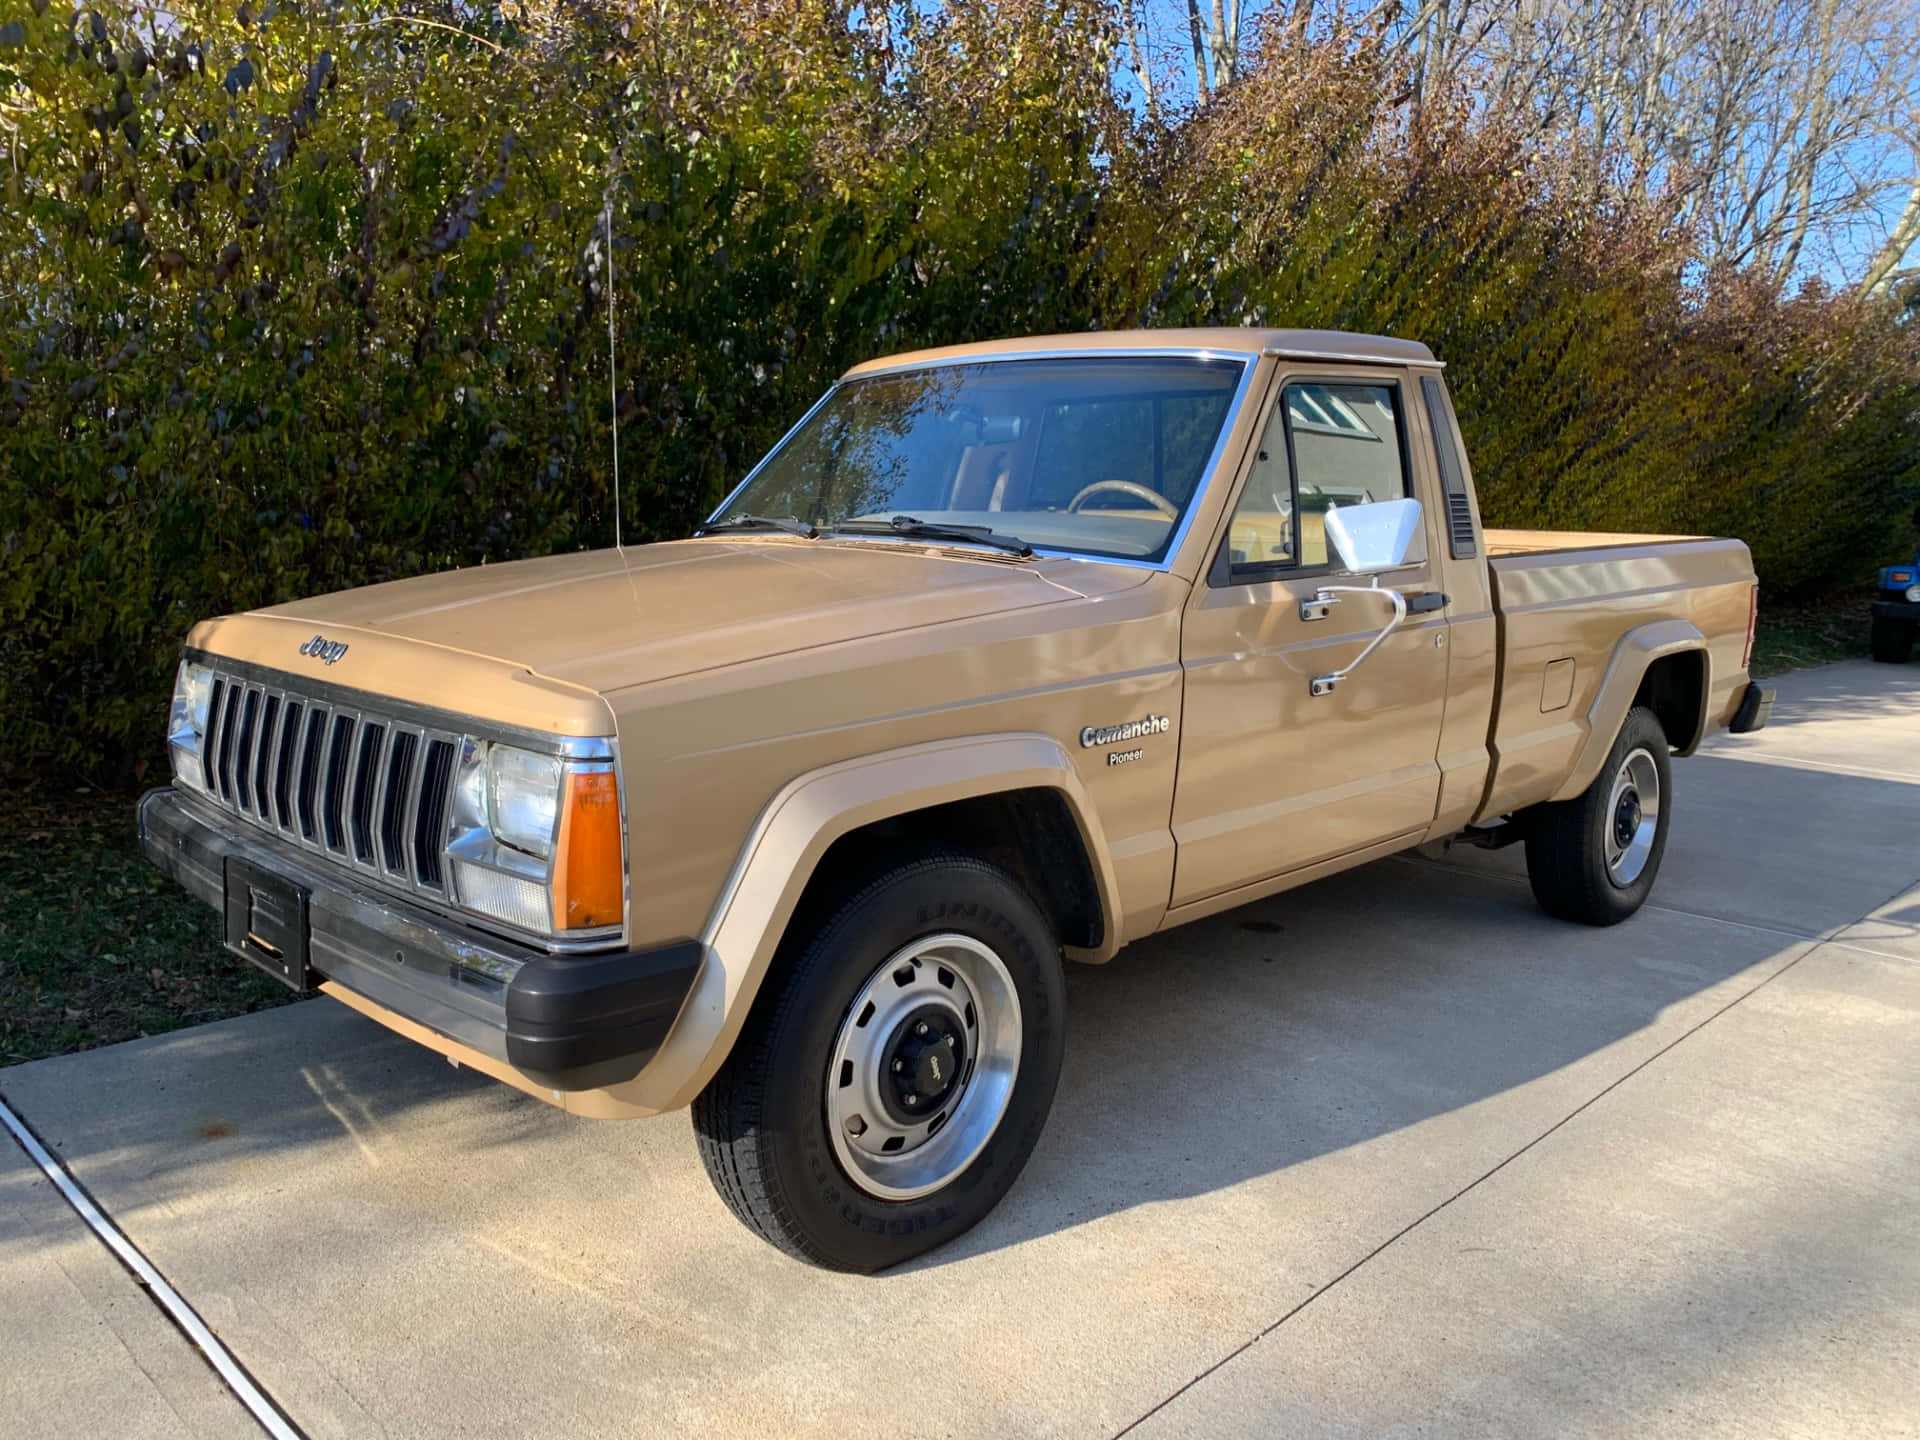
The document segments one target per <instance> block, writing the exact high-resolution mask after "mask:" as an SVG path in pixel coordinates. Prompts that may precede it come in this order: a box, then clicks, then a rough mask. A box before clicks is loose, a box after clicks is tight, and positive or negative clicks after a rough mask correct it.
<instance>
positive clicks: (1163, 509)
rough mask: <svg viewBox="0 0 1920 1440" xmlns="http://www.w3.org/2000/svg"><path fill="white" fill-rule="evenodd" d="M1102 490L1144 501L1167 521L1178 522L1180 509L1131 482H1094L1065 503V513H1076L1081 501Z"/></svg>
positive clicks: (1158, 494) (1162, 497) (1164, 497)
mask: <svg viewBox="0 0 1920 1440" xmlns="http://www.w3.org/2000/svg"><path fill="white" fill-rule="evenodd" d="M1102 490H1118V491H1120V493H1121V494H1123V495H1131V496H1132V497H1133V498H1134V499H1136V500H1144V501H1146V502H1147V503H1148V504H1149V505H1151V506H1152V507H1153V508H1154V509H1156V510H1158V511H1159V512H1160V513H1161V514H1162V515H1164V516H1166V517H1167V519H1169V520H1178V519H1179V518H1180V507H1179V506H1178V505H1176V504H1174V503H1173V502H1172V501H1171V500H1169V499H1167V497H1166V496H1164V495H1162V494H1160V493H1159V492H1158V491H1156V490H1149V489H1148V488H1147V487H1146V486H1144V485H1138V484H1135V483H1134V482H1133V481H1131V480H1096V481H1094V482H1093V483H1092V484H1091V485H1089V486H1087V488H1086V489H1084V490H1082V491H1081V492H1080V493H1079V494H1078V495H1076V496H1074V497H1073V499H1071V500H1069V501H1068V502H1067V513H1068V514H1069V515H1072V514H1075V513H1077V512H1078V511H1079V509H1080V504H1081V502H1082V501H1083V500H1085V499H1086V498H1087V497H1088V496H1089V495H1093V494H1097V493H1098V492H1099V491H1102Z"/></svg>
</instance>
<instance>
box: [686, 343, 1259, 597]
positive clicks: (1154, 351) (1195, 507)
mask: <svg viewBox="0 0 1920 1440" xmlns="http://www.w3.org/2000/svg"><path fill="white" fill-rule="evenodd" d="M1263 353H1264V352H1262V351H1259V350H1223V349H1221V348H1219V347H1218V346H1207V345H1167V346H1152V347H1145V348H1137V349H1136V348H1127V349H1113V350H1021V351H1018V352H1008V353H1005V354H987V355H960V356H955V357H953V358H951V359H947V360H921V361H913V362H910V363H907V364H902V365H891V366H887V367H885V368H883V369H879V370H863V371H862V372H861V373H860V374H858V375H855V376H852V377H849V376H846V375H843V376H841V377H840V378H839V379H838V380H836V381H834V383H833V384H832V385H830V386H828V387H827V392H826V394H824V395H822V396H821V397H820V398H819V399H818V400H816V401H814V402H813V404H812V405H810V406H809V407H808V408H807V413H806V414H804V415H802V416H801V417H800V418H799V419H798V420H796V421H795V422H794V423H793V425H792V426H791V427H790V428H789V429H788V431H787V433H786V434H784V435H782V436H781V437H780V439H779V440H778V441H777V442H776V443H775V444H774V445H773V447H772V448H771V449H769V450H768V451H767V453H766V454H765V455H762V456H761V457H760V460H759V463H758V464H756V465H755V466H754V467H753V468H752V469H751V470H749V471H748V472H747V478H746V479H744V480H742V481H741V482H740V483H739V484H738V485H736V486H734V487H733V489H732V490H730V491H728V492H727V498H726V499H724V500H722V501H721V502H720V504H719V506H718V507H717V508H716V509H715V510H714V512H713V513H712V514H711V515H709V516H707V518H706V520H705V521H704V522H703V523H704V524H707V525H711V524H712V523H713V522H714V521H715V520H717V519H719V518H720V516H721V515H722V514H724V513H725V512H726V509H727V507H728V506H729V505H731V504H733V502H734V499H735V498H736V497H737V496H738V495H739V494H740V493H741V491H743V490H745V489H746V488H747V487H748V486H749V485H751V484H752V483H753V482H754V479H755V477H757V476H758V475H759V474H760V472H761V471H762V470H764V469H765V468H766V466H767V462H768V461H769V460H771V459H773V457H774V456H776V455H778V454H779V453H780V451H781V449H782V448H783V447H784V446H785V445H786V443H787V442H788V441H789V440H791V439H792V438H793V437H794V435H795V434H796V433H797V432H798V431H799V429H800V427H801V426H803V425H805V424H806V423H807V422H808V421H809V420H811V419H812V418H813V415H814V411H816V410H818V409H819V408H820V407H821V406H822V405H825V404H826V403H827V401H829V400H831V399H832V398H833V397H834V396H835V395H837V394H838V393H839V392H840V390H841V388H842V387H843V386H845V385H847V384H849V383H851V382H852V381H858V380H867V379H871V378H874V377H877V376H880V375H899V374H904V373H907V372H909V371H913V370H938V369H943V368H945V367H947V366H950V365H983V364H988V363H991V362H995V361H1001V360H1091V359H1103V358H1106V357H1108V356H1112V357H1117V358H1131V359H1141V358H1162V359H1164V358H1168V357H1177V358H1181V359H1193V360H1231V361H1233V362H1235V363H1236V364H1238V365H1239V366H1240V381H1239V383H1238V384H1237V385H1235V386H1234V389H1233V398H1232V399H1231V400H1230V401H1228V402H1227V413H1226V414H1225V415H1224V416H1222V417H1221V420H1220V433H1219V434H1218V435H1216V436H1215V437H1214V441H1213V452H1212V453H1211V454H1210V455H1208V456H1207V463H1206V464H1205V466H1203V467H1202V468H1201V472H1200V482H1199V483H1198V484H1197V485H1195V486H1194V487H1193V494H1192V496H1191V497H1190V498H1189V499H1188V500H1187V503H1186V506H1185V508H1184V509H1183V510H1182V512H1181V515H1180V523H1179V524H1178V525H1176V526H1175V527H1174V531H1173V534H1172V535H1171V536H1170V537H1169V538H1168V540H1167V546H1166V549H1165V551H1164V552H1162V554H1161V556H1160V558H1159V559H1158V560H1144V559H1140V558H1138V557H1136V556H1128V555H1100V554H1095V553H1092V552H1089V551H1086V550H1066V549H1062V548H1060V547H1059V546H1053V545H1033V544H1032V542H1031V541H1029V542H1028V543H1029V544H1030V545H1032V549H1033V554H1034V556H1035V557H1036V558H1037V557H1040V556H1045V557H1046V558H1047V559H1050V560H1084V561H1086V562H1087V563H1089V564H1092V565H1124V566H1126V567H1127V568H1129V569H1133V570H1162V571H1165V570H1171V569H1172V568H1173V562H1174V559H1175V557H1177V556H1178V555H1179V553H1180V548H1181V547H1182V546H1183V545H1185V544H1186V543H1187V535H1188V533H1189V532H1190V531H1191V530H1192V529H1193V520H1194V516H1195V515H1196V514H1198V513H1199V510H1200V500H1201V496H1202V494H1203V493H1204V492H1205V490H1206V489H1207V487H1208V486H1209V485H1212V484H1213V483H1214V480H1215V479H1216V478H1217V474H1216V472H1218V470H1219V468H1220V461H1221V458H1222V456H1223V455H1224V454H1225V453H1226V448H1227V440H1228V439H1229V437H1231V436H1232V434H1233V431H1234V427H1235V426H1237V425H1238V424H1239V422H1240V415H1241V412H1242V411H1244V410H1245V409H1246V405H1247V396H1248V394H1249V393H1250V392H1251V391H1252V388H1253V373H1254V371H1255V370H1257V369H1258V368H1259V361H1260V359H1261V358H1262V355H1263ZM768 533H770V534H771V533H779V532H771V531H770V532H768ZM831 535H832V532H831V531H828V530H822V531H821V532H820V538H821V539H823V540H824V539H827V538H829V537H830V536H831ZM707 538H713V537H707ZM834 538H838V537H834ZM846 538H848V539H854V540H887V541H891V540H893V539H894V538H895V537H892V536H879V535H872V536H860V535H856V536H848V537H846ZM1023 538H1024V537H1023ZM918 543H919V544H922V545H926V544H934V545H939V546H942V547H945V546H952V547H955V548H958V547H959V546H961V545H963V544H965V542H964V541H944V540H943V541H927V540H921V541H919V542H918ZM980 548H981V549H983V550H988V551H990V552H991V553H992V554H995V555H1008V556H1011V552H1010V551H1006V550H1001V549H999V548H998V547H997V546H991V547H990V546H982V547H980ZM1014 558H1018V557H1014Z"/></svg>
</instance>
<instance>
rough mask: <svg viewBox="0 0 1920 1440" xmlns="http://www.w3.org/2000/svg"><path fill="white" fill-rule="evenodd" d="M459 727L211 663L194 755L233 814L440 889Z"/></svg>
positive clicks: (392, 882) (367, 867)
mask: <svg viewBox="0 0 1920 1440" xmlns="http://www.w3.org/2000/svg"><path fill="white" fill-rule="evenodd" d="M460 739H461V737H460V736H459V735H457V734H455V733H453V732H451V731H445V730H436V729H433V728H431V727H429V726H423V725H419V724H415V723H409V722H407V721H405V720H403V719H401V718H398V717H396V716H393V715H389V714H381V713H379V712H377V711H373V710H367V709H364V708H361V707H359V706H356V705H351V704H344V703H341V702H339V701H336V700H331V699H326V698H322V697H319V696H315V695H311V694H303V693H301V692H299V691H295V690H289V689H286V688H283V687H281V686H277V685H269V684H263V683H261V682H260V681H258V680H253V679H250V678H248V677H246V676H241V675H236V674H234V673H233V672H231V671H228V670H221V669H218V668H216V669H215V670H214V679H213V694H212V697H211V702H210V704H209V707H208V710H207V731H206V735H205V737H204V738H203V741H202V746H201V756H202V762H203V764H204V766H205V771H206V779H207V790H208V793H209V794H211V795H212V797H213V798H214V799H215V800H216V801H217V802H219V803H220V804H221V805H222V806H224V807H225V808H226V809H228V810H230V811H231V812H233V813H234V814H235V815H238V816H240V817H241V818H243V819H246V820H249V821H251V822H253V823H254V824H255V825H257V826H259V827H261V828H262V829H265V830H268V831H270V832H272V833H273V834H275V835H277V836H279V837H280V838H281V839H283V840H288V841H291V842H292V843H293V844H295V845H297V846H298V847H299V848H300V849H302V850H305V851H308V852H310V853H312V854H314V855H319V856H322V857H324V858H326V859H328V860H331V861H333V862H335V863H336V864H339V865H344V866H348V867H350V868H351V869H353V870H355V871H357V872H359V873H360V874H362V875H363V876H366V877H368V878H372V879H377V880H379V881H381V882H382V883H384V884H385V885H387V886H389V887H391V888H395V889H400V890H403V891H409V892H427V893H431V894H433V895H436V896H439V897H441V898H448V889H447V877H446V867H445V866H444V864H443V863H442V860H441V855H442V852H443V850H444V849H445V847H446V843H447V811H448V806H449V804H450V803H451V801H452V793H453V769H454V759H455V757H456V756H457V755H458V754H459V746H460Z"/></svg>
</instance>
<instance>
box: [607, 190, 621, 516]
mask: <svg viewBox="0 0 1920 1440" xmlns="http://www.w3.org/2000/svg"><path fill="white" fill-rule="evenodd" d="M606 218H607V411H608V414H609V415H610V416H611V417H612V419H613V548H614V550H615V551H616V552H617V551H619V550H620V548H621V547H620V356H619V352H618V351H617V350H616V349H615V348H614V339H613V193H612V191H611V190H609V191H608V193H607V211H606Z"/></svg>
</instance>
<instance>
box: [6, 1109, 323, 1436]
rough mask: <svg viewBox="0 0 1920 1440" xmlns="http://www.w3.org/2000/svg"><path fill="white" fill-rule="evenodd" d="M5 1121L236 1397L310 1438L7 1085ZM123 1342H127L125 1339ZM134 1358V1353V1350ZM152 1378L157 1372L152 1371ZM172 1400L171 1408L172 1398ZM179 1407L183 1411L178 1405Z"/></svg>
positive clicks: (278, 1430) (260, 1415)
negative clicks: (37, 1128)
mask: <svg viewBox="0 0 1920 1440" xmlns="http://www.w3.org/2000/svg"><path fill="white" fill-rule="evenodd" d="M0 1125H4V1126H5V1127H6V1129H7V1131H8V1133H9V1134H11V1135H12V1136H13V1139H14V1143H15V1144H17V1145H18V1146H19V1147H20V1148H21V1150H23V1151H25V1152H26V1156H27V1158H28V1159H29V1160H31V1161H32V1162H33V1163H34V1164H35V1165H36V1166H37V1167H38V1168H39V1170H40V1172H41V1174H42V1175H44V1176H45V1177H46V1178H47V1180H49V1181H50V1182H51V1183H52V1185H53V1188H54V1190H55V1191H56V1192H58V1194H59V1195H60V1198H61V1199H63V1200H65V1201H66V1202H67V1205H68V1206H69V1207H70V1208H71V1209H72V1210H73V1212H74V1214H76V1215H78V1216H79V1217H80V1221H81V1223H82V1224H84V1225H85V1226H86V1227H87V1229H88V1230H90V1231H92V1232H93V1236H94V1238H95V1239H96V1240H98V1241H99V1242H100V1243H101V1244H102V1245H104V1246H105V1247H106V1248H107V1250H108V1251H109V1252H110V1253H111V1254H112V1255H113V1257H114V1259H116V1260H118V1261H119V1262H120V1264H121V1265H122V1266H123V1267H125V1269H126V1270H127V1272H128V1274H130V1275H131V1276H132V1277H133V1279H134V1282H135V1283H136V1284H137V1285H138V1286H139V1287H140V1289H141V1290H142V1291H144V1292H145V1293H146V1296H147V1298H148V1299H150V1300H151V1301H153V1303H154V1304H155V1305H156V1306H157V1307H159V1310H160V1312H161V1313H162V1314H163V1315H165V1316H166V1317H167V1319H168V1320H170V1321H171V1322H172V1323H173V1325H174V1326H175V1327H176V1328H177V1329H178V1330H179V1331H180V1333H181V1334H182V1335H183V1336H184V1337H185V1338H186V1340H187V1343H188V1344H190V1345H191V1346H193V1348H194V1350H195V1351H196V1352H197V1353H198V1354H199V1355H200V1357H201V1358H202V1359H203V1360H205V1361H206V1363H207V1365H208V1367H209V1368H210V1369H212V1371H213V1372H214V1374H216V1375H218V1376H219V1377H220V1379H221V1381H222V1382H223V1383H224V1384H225V1385H226V1387H227V1389H228V1390H229V1391H230V1392H231V1393H232V1395H233V1397H234V1399H235V1400H237V1401H239V1402H240V1404H241V1405H242V1406H243V1407H244V1408H245V1409H246V1411H247V1413H248V1414H250V1415H251V1416H252V1417H253V1419H254V1420H255V1422H256V1423H258V1424H259V1426H260V1428H261V1429H262V1430H263V1431H265V1432H266V1433H267V1434H268V1435H271V1436H273V1437H274V1440H305V1436H304V1434H303V1433H302V1431H301V1430H300V1428H299V1427H298V1426H297V1425H295V1424H294V1423H293V1420H292V1418H291V1417H290V1416H288V1415H287V1413H286V1411H284V1410H283V1409H281V1408H280V1405H279V1403H278V1402H277V1401H275V1400H274V1399H273V1397H272V1396H271V1395H269V1394H267V1392H266V1390H265V1389H263V1388H262V1387H261V1385H260V1383H259V1382H258V1381H257V1380H255V1379H254V1378H253V1376H252V1375H251V1374H250V1373H249V1372H248V1370H247V1368H246V1366H244V1365H242V1364H241V1363H240V1361H239V1359H238V1358H237V1357H236V1356H235V1355H234V1354H233V1352H232V1351H230V1350H228V1349H227V1347H226V1346H225V1345H224V1344H223V1343H221V1340H220V1337H219V1336H218V1335H216V1334H215V1333H214V1332H213V1329H212V1327H211V1326H209V1325H208V1324H207V1322H206V1321H205V1320H203V1319H201V1318H200V1313H199V1312H198V1311H197V1310H195V1309H194V1308H193V1306H192V1305H191V1304H189V1303H188V1301H187V1299H186V1297H185V1296H183V1295H182V1294H181V1293H180V1292H179V1291H178V1290H175V1289H174V1288H173V1286H172V1285H171V1284H170V1283H169V1282H168V1280H167V1277H166V1276H164V1275H162V1274H161V1273H160V1271H159V1269H158V1267H156V1266H155V1265H154V1263H153V1262H152V1261H151V1260H149V1259H148V1258H147V1257H146V1255H145V1253H144V1252H142V1251H141V1250H140V1249H139V1247H138V1246H136V1245H135V1244H134V1243H133V1241H132V1240H130V1239H128V1238H127V1234H126V1232H125V1231H124V1230H122V1229H121V1228H120V1227H119V1226H118V1225H117V1224H115V1223H114V1220H113V1217H112V1216H110V1215H108V1214H107V1212H106V1210H105V1209H104V1208H103V1207H102V1206H101V1205H100V1202H99V1201H97V1200H95V1199H94V1197H93V1195H92V1193H91V1192H90V1191H88V1189H87V1188H86V1186H84V1185H82V1184H81V1183H80V1180H79V1178H78V1177H77V1176H75V1175H74V1173H73V1172H72V1171H71V1170H69V1169H68V1168H67V1166H66V1164H65V1162H64V1161H62V1160H61V1159H60V1158H59V1157H58V1156H56V1155H55V1154H54V1153H53V1151H52V1149H51V1148H50V1147H49V1146H48V1145H47V1144H46V1143H45V1142H44V1141H43V1140H41V1138H40V1137H39V1135H37V1134H36V1133H35V1132H34V1130H33V1127H32V1126H31V1125H29V1124H28V1123H27V1121H26V1119H25V1117H23V1116H22V1115H21V1114H20V1113H19V1112H18V1111H16V1110H15V1109H14V1108H13V1104H12V1102H11V1101H10V1100H9V1099H8V1097H7V1095H6V1093H5V1092H4V1091H0ZM122 1348H123V1349H124V1348H125V1347H124V1344H123V1346H122ZM129 1358H134V1357H132V1356H131V1354H130V1355H129ZM134 1363H135V1365H136V1366H137V1367H138V1368H140V1369H141V1371H142V1373H143V1374H144V1373H147V1372H146V1370H145V1367H144V1366H140V1365H139V1361H138V1359H137V1358H134ZM148 1378H149V1379H152V1378H153V1377H152V1376H151V1375H150V1374H149V1375H148ZM167 1403H168V1405H169V1407H170V1408H171V1404H172V1402H171V1401H168V1402H167ZM175 1413H176V1414H178V1411H175Z"/></svg>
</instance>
